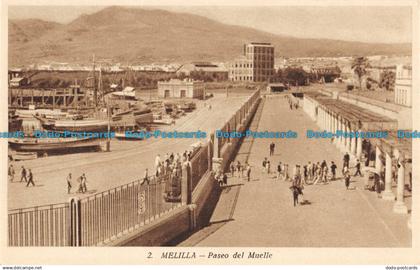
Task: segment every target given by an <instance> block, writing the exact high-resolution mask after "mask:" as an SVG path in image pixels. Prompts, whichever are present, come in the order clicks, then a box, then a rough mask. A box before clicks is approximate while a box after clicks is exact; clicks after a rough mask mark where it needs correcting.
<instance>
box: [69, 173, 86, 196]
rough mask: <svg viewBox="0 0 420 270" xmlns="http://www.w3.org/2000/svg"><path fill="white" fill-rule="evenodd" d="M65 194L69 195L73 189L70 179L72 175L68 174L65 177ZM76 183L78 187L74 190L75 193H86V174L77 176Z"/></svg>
mask: <svg viewBox="0 0 420 270" xmlns="http://www.w3.org/2000/svg"><path fill="white" fill-rule="evenodd" d="M66 180H67V194H70V193H71V189H72V187H73V179H72V174H71V173H69V174H68V175H67V179H66ZM77 183H78V187H77V190H76V193H86V192H87V179H86V174H84V173H83V174H82V175H81V176H79V177H78V178H77Z"/></svg>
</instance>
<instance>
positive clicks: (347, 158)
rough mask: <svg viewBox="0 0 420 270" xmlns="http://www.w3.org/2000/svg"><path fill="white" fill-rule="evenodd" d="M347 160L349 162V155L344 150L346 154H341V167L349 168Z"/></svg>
mask: <svg viewBox="0 0 420 270" xmlns="http://www.w3.org/2000/svg"><path fill="white" fill-rule="evenodd" d="M349 162H350V155H349V153H347V152H346V154H345V155H344V156H343V169H344V167H347V168H349Z"/></svg>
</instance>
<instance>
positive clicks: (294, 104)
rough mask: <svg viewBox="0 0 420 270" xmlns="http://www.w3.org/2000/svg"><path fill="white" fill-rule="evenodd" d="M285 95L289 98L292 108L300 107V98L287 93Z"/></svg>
mask: <svg viewBox="0 0 420 270" xmlns="http://www.w3.org/2000/svg"><path fill="white" fill-rule="evenodd" d="M285 97H286V98H287V101H288V102H289V108H290V110H293V108H294V109H296V110H297V109H298V108H299V100H296V99H294V98H292V97H290V96H289V95H286V96H285Z"/></svg>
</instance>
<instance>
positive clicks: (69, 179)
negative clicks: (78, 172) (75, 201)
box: [66, 173, 71, 194]
mask: <svg viewBox="0 0 420 270" xmlns="http://www.w3.org/2000/svg"><path fill="white" fill-rule="evenodd" d="M66 180H67V194H70V192H71V173H69V175H67V179H66Z"/></svg>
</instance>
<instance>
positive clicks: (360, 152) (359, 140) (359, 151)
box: [356, 130, 363, 160]
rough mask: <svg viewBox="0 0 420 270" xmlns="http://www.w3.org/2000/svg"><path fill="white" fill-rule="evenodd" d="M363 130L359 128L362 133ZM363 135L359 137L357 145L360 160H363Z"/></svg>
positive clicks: (357, 156) (357, 155)
mask: <svg viewBox="0 0 420 270" xmlns="http://www.w3.org/2000/svg"><path fill="white" fill-rule="evenodd" d="M360 132H361V130H359V134H360ZM362 143H363V141H362V137H360V136H359V137H358V138H357V145H356V158H358V159H359V160H361V158H362Z"/></svg>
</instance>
